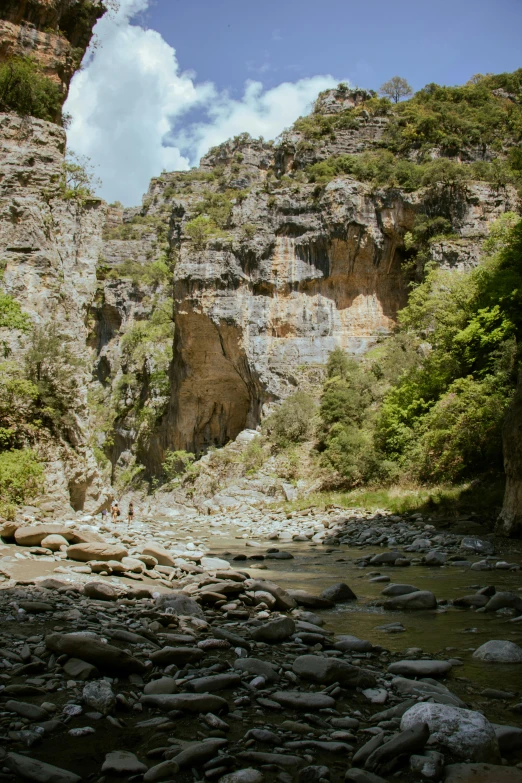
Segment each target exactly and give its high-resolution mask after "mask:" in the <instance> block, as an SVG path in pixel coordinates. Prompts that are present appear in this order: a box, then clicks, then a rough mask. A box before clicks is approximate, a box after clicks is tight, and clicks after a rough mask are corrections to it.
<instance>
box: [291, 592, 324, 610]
mask: <svg viewBox="0 0 522 783" xmlns="http://www.w3.org/2000/svg"><path fill="white" fill-rule="evenodd" d="M288 595H289V596H290V597H291V598H293V599H294V601H295V602H296V604H297V605H298V606H307V607H308V608H309V609H331V608H332V607H333V606H335V604H334V602H333V601H330V600H329V599H328V598H323V597H322V596H320V595H312V594H311V593H307V592H306V590H288Z"/></svg>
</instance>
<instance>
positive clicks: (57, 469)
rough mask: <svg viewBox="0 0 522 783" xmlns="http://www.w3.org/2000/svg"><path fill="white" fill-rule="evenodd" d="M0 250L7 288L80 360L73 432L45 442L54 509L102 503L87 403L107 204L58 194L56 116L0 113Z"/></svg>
mask: <svg viewBox="0 0 522 783" xmlns="http://www.w3.org/2000/svg"><path fill="white" fill-rule="evenodd" d="M0 149H1V153H2V163H1V170H2V173H3V177H2V179H1V180H0V255H1V257H2V259H3V261H4V263H5V271H4V275H3V280H2V284H3V288H4V290H5V291H6V293H8V294H11V295H12V296H14V297H15V298H16V299H17V301H18V302H19V303H20V305H21V306H22V309H23V311H24V312H26V313H27V314H28V315H29V316H30V318H31V321H32V323H33V325H35V326H37V327H39V328H41V329H45V328H46V325H47V324H50V323H53V324H55V325H56V327H57V328H59V329H60V333H61V334H63V335H64V336H66V337H67V338H68V340H69V344H70V346H71V350H72V351H73V352H74V354H75V356H77V357H78V358H79V359H83V360H84V365H83V366H82V367H78V368H77V369H76V370H75V372H76V377H77V381H78V395H77V397H76V399H75V402H74V408H73V409H72V410H71V419H70V426H69V432H68V435H67V437H65V436H63V437H60V438H58V439H57V440H56V441H55V442H52V443H47V444H46V445H42V449H41V456H42V458H43V459H45V461H46V497H45V499H46V501H47V502H50V503H52V504H54V507H55V508H56V510H67V509H69V510H70V508H71V506H72V508H73V509H74V510H89V511H97V510H98V509H99V508H102V507H103V506H104V505H105V504H106V503H107V501H108V499H109V497H110V489H109V488H108V487H107V485H106V482H105V481H104V479H103V477H102V475H101V474H100V471H99V469H98V465H97V463H96V460H95V458H94V456H93V452H92V450H91V448H90V446H89V445H88V444H89V437H90V414H89V409H88V404H87V385H88V381H89V375H90V373H89V365H90V363H91V356H90V351H89V349H88V347H87V335H88V330H87V325H86V320H87V312H88V307H89V304H90V302H91V300H92V298H93V297H94V294H95V291H96V285H97V283H96V266H97V263H98V256H99V254H100V250H101V230H102V226H103V222H104V220H105V209H106V207H105V205H104V204H103V202H101V201H100V200H98V199H91V200H89V201H87V202H86V203H85V204H83V205H79V204H78V202H77V201H75V200H64V199H63V198H62V197H61V193H60V181H61V176H62V165H63V155H64V150H65V133H64V131H63V130H62V129H61V128H59V127H58V126H56V125H54V124H53V123H49V122H44V121H43V120H36V119H33V118H25V119H23V118H21V117H18V116H16V115H13V114H0ZM7 339H8V342H9V350H10V352H11V358H12V359H13V360H16V361H19V362H23V358H22V357H23V354H24V352H25V350H26V348H27V345H28V339H27V338H26V337H24V336H23V335H22V336H20V333H14V332H13V333H10V334H9V335H8V336H7Z"/></svg>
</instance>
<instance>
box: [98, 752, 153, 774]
mask: <svg viewBox="0 0 522 783" xmlns="http://www.w3.org/2000/svg"><path fill="white" fill-rule="evenodd" d="M101 771H102V773H105V774H108V775H125V776H126V777H127V776H129V775H140V774H143V773H144V772H147V765H146V764H143V762H141V761H140V760H139V759H138V757H137V756H135V755H134V753H131V752H130V751H129V750H112V751H111V752H110V753H107V755H106V756H105V761H104V762H103V765H102V768H101Z"/></svg>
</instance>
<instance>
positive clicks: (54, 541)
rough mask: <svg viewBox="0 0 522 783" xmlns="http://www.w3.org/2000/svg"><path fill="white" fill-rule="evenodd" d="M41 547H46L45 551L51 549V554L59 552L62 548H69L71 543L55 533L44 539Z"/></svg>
mask: <svg viewBox="0 0 522 783" xmlns="http://www.w3.org/2000/svg"><path fill="white" fill-rule="evenodd" d="M40 546H43V547H45V549H50V550H51V552H58V551H59V549H60V547H62V546H69V542H68V541H67V539H66V538H65V537H64V536H61V535H58V534H57V533H54V534H51V535H48V536H45V538H42V540H41V542H40Z"/></svg>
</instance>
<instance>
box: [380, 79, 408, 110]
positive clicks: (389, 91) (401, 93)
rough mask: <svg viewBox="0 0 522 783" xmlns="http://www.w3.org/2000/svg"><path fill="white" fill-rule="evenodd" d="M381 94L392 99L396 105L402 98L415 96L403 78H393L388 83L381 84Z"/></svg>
mask: <svg viewBox="0 0 522 783" xmlns="http://www.w3.org/2000/svg"><path fill="white" fill-rule="evenodd" d="M380 92H381V95H385V96H386V97H387V98H390V100H392V101H393V102H394V103H399V101H400V99H401V98H407V97H408V95H413V90H412V88H411V86H410V85H409V84H408V82H407V81H406V79H403V78H402V76H392V78H391V79H388V81H387V82H384V84H381V89H380Z"/></svg>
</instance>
